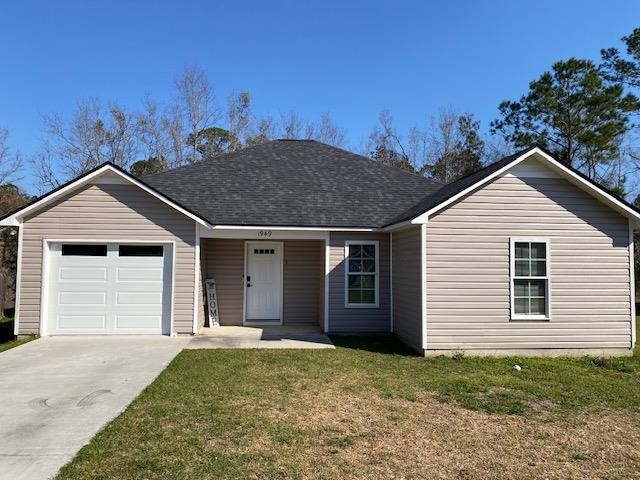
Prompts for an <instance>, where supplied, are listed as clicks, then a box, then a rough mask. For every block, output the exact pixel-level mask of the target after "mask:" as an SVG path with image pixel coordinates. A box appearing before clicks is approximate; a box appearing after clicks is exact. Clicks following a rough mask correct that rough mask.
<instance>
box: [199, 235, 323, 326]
mask: <svg viewBox="0 0 640 480" xmlns="http://www.w3.org/2000/svg"><path fill="white" fill-rule="evenodd" d="M201 241H202V242H203V245H204V246H205V247H204V250H203V252H204V256H203V269H204V272H205V278H209V277H212V278H214V279H215V281H216V290H217V294H218V309H219V313H220V324H221V325H242V315H243V302H244V279H243V277H244V246H245V242H246V240H243V239H217V238H216V239H210V238H207V239H202V240H201ZM323 245H324V243H323V242H321V241H313V240H285V241H284V242H283V249H284V265H283V323H284V324H313V325H318V324H319V317H320V312H321V302H322V297H321V295H322V293H321V292H322V290H321V289H322V282H323V272H324V254H323Z"/></svg>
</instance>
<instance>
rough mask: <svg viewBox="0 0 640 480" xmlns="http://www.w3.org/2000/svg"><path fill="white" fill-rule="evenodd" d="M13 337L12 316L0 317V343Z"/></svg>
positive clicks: (9, 340)
mask: <svg viewBox="0 0 640 480" xmlns="http://www.w3.org/2000/svg"><path fill="white" fill-rule="evenodd" d="M14 338H15V335H14V334H13V318H8V317H5V318H0V343H7V342H11V341H12V340H13V339H14Z"/></svg>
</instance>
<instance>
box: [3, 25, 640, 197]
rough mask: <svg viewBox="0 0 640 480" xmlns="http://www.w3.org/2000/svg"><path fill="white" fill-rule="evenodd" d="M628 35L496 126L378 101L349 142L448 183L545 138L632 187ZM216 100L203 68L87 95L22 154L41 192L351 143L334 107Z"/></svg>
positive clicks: (599, 176)
mask: <svg viewBox="0 0 640 480" xmlns="http://www.w3.org/2000/svg"><path fill="white" fill-rule="evenodd" d="M622 41H623V43H624V45H625V49H624V51H620V50H618V49H617V48H605V49H603V50H602V51H601V59H600V62H599V63H596V62H594V61H591V60H585V59H577V58H570V59H568V60H563V61H558V62H556V63H554V64H553V65H552V66H551V69H550V70H549V71H546V72H543V73H542V75H541V76H540V77H539V78H538V79H536V80H534V81H532V82H531V83H530V84H529V89H528V91H527V92H525V93H524V94H523V95H522V96H521V97H520V98H518V99H515V100H505V101H503V102H502V103H500V104H499V105H498V115H497V117H496V119H495V120H493V121H492V122H491V123H490V125H489V135H486V136H483V135H481V134H480V122H479V121H478V120H476V118H475V117H474V115H473V114H471V113H459V112H456V111H455V110H454V109H453V108H451V107H445V108H442V109H440V111H439V112H437V113H436V115H433V116H432V117H431V118H430V120H429V121H428V122H426V124H425V125H422V126H420V125H414V126H413V127H411V128H410V129H409V130H408V131H407V132H404V133H401V132H399V131H398V130H397V129H396V128H395V126H394V125H393V118H392V114H391V112H390V111H389V110H383V111H382V112H381V113H380V115H379V117H378V121H377V123H376V125H375V126H374V128H373V130H372V131H371V133H370V135H369V136H368V137H367V138H366V140H365V141H364V142H363V143H362V145H361V146H360V147H359V148H353V146H351V148H352V149H355V150H359V153H362V154H364V155H367V156H369V157H371V158H372V159H373V160H376V161H380V162H383V163H386V164H389V165H394V166H397V167H399V168H403V169H406V170H408V171H411V172H413V173H416V174H418V175H425V176H429V177H433V178H435V179H437V180H440V181H442V182H444V183H448V182H451V181H455V180H457V179H458V178H460V177H462V176H464V175H467V174H469V173H472V172H474V171H476V170H477V169H479V168H481V167H482V166H483V165H484V164H486V163H489V162H491V161H494V160H497V159H499V158H500V157H501V156H503V155H505V154H507V153H512V152H513V151H514V150H516V149H519V148H523V147H528V146H530V145H532V144H538V145H541V146H544V147H546V148H547V149H548V150H550V151H551V152H552V153H553V154H554V155H556V156H557V158H559V159H560V160H561V161H563V162H565V163H566V164H568V165H571V166H573V167H575V168H578V169H579V170H581V171H583V172H584V173H585V174H586V175H588V176H589V177H590V178H592V179H594V180H596V181H598V182H600V183H603V184H604V185H605V186H607V187H609V188H611V189H612V190H614V191H616V192H617V193H620V194H623V195H624V194H627V193H629V192H628V190H629V189H630V188H635V187H636V185H635V184H634V183H635V173H637V170H638V168H639V166H640V155H639V153H638V152H639V150H638V146H637V140H636V136H637V131H638V128H637V125H636V120H637V118H638V114H639V113H640V101H639V100H638V97H637V96H636V94H637V93H638V89H640V73H639V72H640V29H635V30H634V31H633V32H632V33H631V34H629V35H628V36H625V37H623V38H622ZM220 100H221V99H220V98H218V95H217V93H216V91H215V89H214V87H213V85H212V83H211V81H210V80H209V78H208V77H207V75H206V73H205V72H204V71H203V70H202V69H201V68H199V67H198V66H189V67H187V68H185V69H184V70H183V71H182V72H181V73H180V74H179V75H177V76H176V78H175V79H174V81H173V96H172V99H171V100H170V101H168V102H166V103H164V104H161V103H159V102H157V101H155V100H154V99H153V98H152V97H151V96H149V95H147V96H146V97H145V98H144V99H142V101H141V108H138V109H130V108H128V107H126V106H124V105H121V104H118V103H117V102H106V103H105V102H102V101H100V100H99V99H97V98H87V99H82V100H79V101H78V102H77V104H76V107H75V109H74V110H73V112H72V113H71V115H70V116H68V117H64V116H62V115H60V114H55V113H54V114H45V115H43V116H42V130H43V134H44V140H43V142H42V145H41V147H40V148H39V150H38V151H37V153H35V154H34V155H32V156H30V157H29V158H28V159H26V163H28V164H29V165H30V167H31V172H32V175H34V176H35V177H36V178H35V179H36V183H37V185H38V188H39V190H40V191H42V192H43V191H47V190H49V189H51V188H55V187H57V186H58V185H60V184H61V183H63V182H65V181H67V180H68V179H70V178H73V177H75V176H78V175H80V174H82V173H84V172H86V171H88V170H90V169H92V168H94V167H95V166H97V165H99V164H101V163H103V162H105V161H110V162H112V163H114V164H116V165H118V166H120V167H122V168H124V169H126V170H129V171H131V172H132V173H133V174H135V175H138V176H143V175H146V174H150V173H155V172H159V171H163V170H167V169H171V168H175V167H179V166H182V165H186V164H189V163H192V162H196V161H200V160H202V159H205V158H208V157H210V156H213V155H216V154H219V153H225V152H233V151H236V150H239V149H241V148H244V147H247V146H251V145H256V144H259V143H262V142H267V141H269V140H272V139H275V138H287V139H300V138H302V139H315V140H318V141H321V142H324V143H328V144H330V145H335V146H338V147H346V146H347V144H348V143H349V139H348V135H347V131H346V129H345V128H343V127H340V126H338V125H336V123H335V122H334V120H333V119H332V118H331V116H330V114H329V113H328V112H324V113H321V114H320V116H319V118H318V119H317V120H308V119H305V118H303V117H302V116H301V115H300V114H298V113H297V112H295V111H289V112H285V113H280V114H279V115H277V116H274V115H272V114H266V115H257V114H256V113H255V112H254V110H253V98H252V95H251V93H250V92H248V91H235V92H231V93H230V94H229V95H227V96H226V98H224V101H222V102H221V101H220ZM8 136H9V131H8V130H7V129H6V128H4V129H0V184H6V183H8V182H9V181H15V179H16V178H17V175H18V173H19V172H20V170H21V167H22V166H23V164H24V163H25V161H24V159H23V158H22V156H21V155H20V154H19V153H17V152H12V151H11V150H10V149H9V148H8V146H7V145H8ZM629 180H632V181H631V182H630V181H629Z"/></svg>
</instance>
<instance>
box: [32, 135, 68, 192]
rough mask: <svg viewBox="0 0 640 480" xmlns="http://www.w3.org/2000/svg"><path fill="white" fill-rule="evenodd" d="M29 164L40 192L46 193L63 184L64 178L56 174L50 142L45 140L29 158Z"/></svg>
mask: <svg viewBox="0 0 640 480" xmlns="http://www.w3.org/2000/svg"><path fill="white" fill-rule="evenodd" d="M29 164H30V165H31V167H32V169H33V173H34V176H35V178H36V185H37V188H38V191H39V192H40V193H45V192H47V191H48V190H52V189H54V188H57V187H59V186H60V185H61V184H62V179H61V178H60V177H59V175H58V174H56V167H55V165H54V162H53V154H52V152H51V148H50V146H49V144H48V143H46V142H45V143H44V144H43V145H42V147H41V148H40V150H39V151H38V152H36V153H35V154H34V155H32V156H31V158H29Z"/></svg>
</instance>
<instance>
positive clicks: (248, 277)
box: [247, 275, 251, 287]
mask: <svg viewBox="0 0 640 480" xmlns="http://www.w3.org/2000/svg"><path fill="white" fill-rule="evenodd" d="M250 286H251V275H247V287H250Z"/></svg>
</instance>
